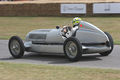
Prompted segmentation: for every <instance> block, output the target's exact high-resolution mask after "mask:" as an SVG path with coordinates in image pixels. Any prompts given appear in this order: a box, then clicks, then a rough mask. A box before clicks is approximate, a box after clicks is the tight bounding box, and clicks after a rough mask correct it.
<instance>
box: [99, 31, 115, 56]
mask: <svg viewBox="0 0 120 80" xmlns="http://www.w3.org/2000/svg"><path fill="white" fill-rule="evenodd" d="M105 34H106V35H107V37H108V39H109V46H110V47H111V49H110V50H109V51H106V52H103V53H100V55H102V56H108V55H109V54H110V53H111V52H112V50H113V48H114V42H113V38H112V36H111V35H110V34H109V33H108V32H105Z"/></svg>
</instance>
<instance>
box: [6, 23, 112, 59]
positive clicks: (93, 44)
mask: <svg viewBox="0 0 120 80" xmlns="http://www.w3.org/2000/svg"><path fill="white" fill-rule="evenodd" d="M81 25H82V26H81ZM78 26H79V29H76V31H74V32H73V33H72V35H71V36H70V37H65V35H62V31H63V28H59V27H58V26H57V27H56V29H38V30H33V31H31V32H29V33H28V34H27V35H26V39H25V41H24V42H23V41H22V40H21V39H20V38H19V37H18V36H12V37H11V38H10V40H9V43H8V47H9V51H10V53H11V55H12V56H13V57H14V58H21V57H22V56H23V55H24V51H26V52H42V53H64V54H65V56H66V57H67V58H68V59H69V60H70V61H78V60H79V59H80V58H81V57H82V54H90V53H99V54H100V55H102V56H107V55H109V54H110V53H111V52H112V50H113V47H114V44H113V39H112V37H111V35H110V34H109V33H107V32H103V31H102V30H100V29H99V28H97V27H96V26H94V25H93V24H91V23H88V22H86V21H81V22H80V24H79V25H78ZM68 30H70V29H68ZM66 34H67V33H66ZM68 34H69V33H68Z"/></svg>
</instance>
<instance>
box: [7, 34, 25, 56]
mask: <svg viewBox="0 0 120 80" xmlns="http://www.w3.org/2000/svg"><path fill="white" fill-rule="evenodd" d="M8 47H9V51H10V53H11V55H12V56H13V57H14V58H21V57H22V56H23V55H24V51H25V48H24V43H23V41H22V39H20V38H19V37H18V36H12V37H11V38H10V39H9V43H8Z"/></svg>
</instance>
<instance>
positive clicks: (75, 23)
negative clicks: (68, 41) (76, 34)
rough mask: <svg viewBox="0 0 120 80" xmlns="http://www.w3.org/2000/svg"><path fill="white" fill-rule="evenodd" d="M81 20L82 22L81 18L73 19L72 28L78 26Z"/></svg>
mask: <svg viewBox="0 0 120 80" xmlns="http://www.w3.org/2000/svg"><path fill="white" fill-rule="evenodd" d="M81 20H82V19H81V18H79V17H75V18H74V19H73V21H72V24H73V27H75V26H78V25H79V24H80V21H81Z"/></svg>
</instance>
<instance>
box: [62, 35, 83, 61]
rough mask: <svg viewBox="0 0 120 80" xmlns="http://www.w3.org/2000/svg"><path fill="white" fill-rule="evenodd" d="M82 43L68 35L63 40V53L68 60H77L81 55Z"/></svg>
mask: <svg viewBox="0 0 120 80" xmlns="http://www.w3.org/2000/svg"><path fill="white" fill-rule="evenodd" d="M82 52H83V51H82V45H81V43H80V42H79V40H78V39H77V38H74V37H70V38H68V39H66V41H65V42H64V53H65V55H66V57H67V58H68V59H69V60H70V61H78V60H79V59H80V57H81V56H82Z"/></svg>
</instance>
